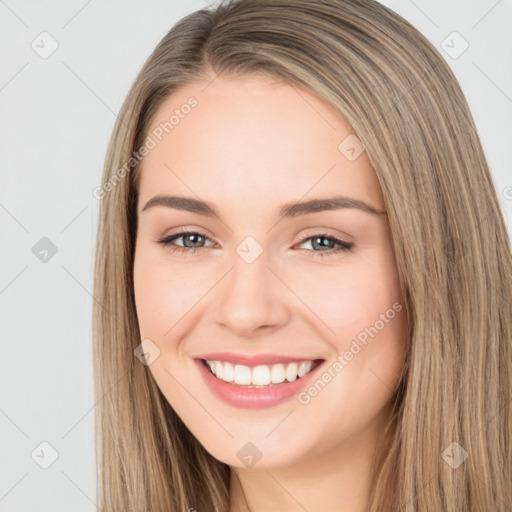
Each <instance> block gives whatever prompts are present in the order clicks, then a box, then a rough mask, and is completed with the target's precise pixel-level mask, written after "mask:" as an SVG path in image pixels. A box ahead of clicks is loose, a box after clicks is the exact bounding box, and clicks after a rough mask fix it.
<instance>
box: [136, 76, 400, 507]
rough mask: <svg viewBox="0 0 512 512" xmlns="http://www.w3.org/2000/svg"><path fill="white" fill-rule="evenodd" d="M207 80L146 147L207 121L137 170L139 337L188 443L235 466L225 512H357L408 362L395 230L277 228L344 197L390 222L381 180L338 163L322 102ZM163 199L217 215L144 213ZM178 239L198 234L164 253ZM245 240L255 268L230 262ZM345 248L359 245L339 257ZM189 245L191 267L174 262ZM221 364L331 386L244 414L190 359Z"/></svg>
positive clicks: (342, 125) (347, 212)
mask: <svg viewBox="0 0 512 512" xmlns="http://www.w3.org/2000/svg"><path fill="white" fill-rule="evenodd" d="M207 83H208V82H205V83H194V84H191V85H187V86H185V87H184V88H182V89H180V90H179V91H177V92H175V93H174V94H173V95H172V96H170V97H169V98H168V99H167V100H166V101H165V103H164V104H163V105H162V107H161V108H160V109H159V111H158V112H157V113H156V115H155V117H154V119H153V120H152V123H151V128H150V132H151V130H152V129H154V128H155V127H158V126H159V124H160V123H162V122H165V121H167V120H169V117H170V115H172V113H173V112H174V111H175V109H180V108H181V107H182V106H183V105H184V104H185V103H187V100H188V99H189V98H190V97H191V96H193V97H194V98H195V99H196V100H197V106H196V107H195V108H193V109H192V110H191V111H190V113H189V114H187V115H185V116H183V118H181V117H180V120H179V123H178V124H176V126H174V128H173V129H172V130H171V131H169V133H168V134H167V135H165V136H164V137H162V140H161V141H158V144H157V145H156V147H155V148H154V149H151V151H150V152H149V154H147V156H146V157H145V158H144V161H143V164H142V175H141V182H140V190H139V200H138V206H137V214H138V232H137V241H136V252H135V265H134V281H135V299H136V306H137V315H138V320H139V325H140V329H141V336H142V338H141V339H145V338H149V339H150V340H151V341H152V342H153V343H154V344H155V346H157V347H158V349H159V350H160V355H159V357H158V358H157V359H156V360H155V361H154V362H153V363H152V364H151V365H150V366H149V369H150V371H151V373H152V375H153V377H154V378H155V381H156V382H157V384H158V386H159V387H160V389H161V390H162V393H163V394H164V395H165V397H166V398H167V400H168V401H169V403H170V404H171V405H172V406H173V408H174V409H175V410H176V412H177V413H178V414H179V416H180V417H181V419H182V420H183V422H184V423H185V424H186V425H187V427H188V428H189V429H190V431H191V432H192V433H193V434H194V436H195V437H196V438H197V439H198V440H199V441H200V442H201V444H202V445H203V446H204V447H205V449H206V450H207V451H208V452H209V453H211V454H212V455H213V456H214V457H215V458H217V459H218V460H220V461H222V462H224V463H226V464H228V465H229V466H230V468H231V470H232V471H231V501H230V512H249V511H251V512H274V511H276V512H277V511H280V512H282V511H289V512H295V511H297V512H298V511H301V512H303V511H304V510H308V511H313V510H322V511H324V512H334V511H336V512H363V511H364V508H365V502H366V499H367V495H368V485H369V482H368V472H369V468H370V464H371V461H372V456H373V453H374V449H375V447H376V446H377V444H378V443H379V441H380V436H381V434H382V429H383V425H384V422H385V420H386V418H387V415H388V414H389V407H388V406H389V402H388V401H389V399H390V397H391V395H392V393H393V391H394V390H395V389H396V386H397V384H398V382H399V377H400V373H401V370H402V367H403V360H404V353H405V336H404V332H405V308H403V307H401V297H400V288H399V280H398V275H397V269H396V262H395V257H394V253H393V248H392V241H391V235H390V231H389V225H388V221H387V217H386V215H385V214H384V215H377V214H371V213H368V212H366V211H363V210H361V209H357V208H339V209H331V210H322V211H317V212H314V213H307V214H303V215H297V216H294V217H289V218H283V219H281V220H280V219H279V217H278V214H279V210H280V207H281V206H282V204H283V203H288V202H292V201H307V200H311V199H318V198H329V197H333V196H335V195H343V196H346V197H349V198H352V199H357V200H359V201H364V202H365V203H367V204H368V205H370V206H371V207H372V208H374V209H375V210H378V211H382V210H384V202H383V197H382V192H381V189H380V186H379V182H378V180H377V177H376V175H375V172H374V170H373V168H372V166H371V164H370V162H369V160H368V157H367V155H366V152H364V151H363V152H362V153H361V154H360V156H359V157H357V158H356V159H355V160H353V161H351V160H350V159H349V158H347V154H346V153H344V152H343V151H340V150H339V149H338V146H339V144H340V142H341V141H343V140H344V139H345V138H346V137H347V136H348V135H349V134H350V133H352V130H351V128H350V126H348V124H347V123H346V122H345V121H344V120H343V119H342V118H341V117H340V116H339V115H337V114H336V113H335V112H334V111H333V110H332V109H331V108H330V107H329V106H327V105H326V104H325V103H324V102H322V101H321V100H320V99H318V98H317V97H316V96H314V95H313V94H311V93H309V92H307V91H305V90H303V89H298V88H295V87H290V86H288V85H284V84H280V83H277V82H274V81H270V80H269V79H265V78H262V77H260V76H252V77H246V78H243V79H228V78H222V77H218V78H216V79H215V80H214V81H213V82H212V83H210V84H209V85H208V87H206V85H207ZM205 87H206V88H205ZM187 111H188V109H187ZM150 132H148V133H150ZM157 194H166V195H175V196H185V197H191V198H194V199H201V200H204V201H207V202H208V203H209V204H211V205H215V208H216V209H217V210H218V211H219V214H220V217H221V218H220V219H216V218H213V217H208V216H205V215H201V214H200V213H196V212H190V211H185V210H178V209H174V208H169V207H165V206H154V207H152V208H148V209H146V210H144V211H143V208H144V206H145V205H146V203H147V202H148V201H149V200H150V199H151V198H153V197H154V196H156V195H157ZM184 228H185V229H187V230H188V231H191V232H194V233H200V234H201V235H202V236H199V237H197V235H196V236H195V237H194V236H192V237H191V236H190V235H188V236H187V235H183V236H181V237H178V238H176V239H174V240H173V241H172V242H171V244H170V245H168V246H164V245H162V244H159V243H157V241H156V240H157V239H159V238H164V237H168V236H170V235H173V234H178V233H180V232H182V231H183V229H184ZM247 236H251V237H253V239H254V240H255V241H256V242H257V244H258V245H259V246H260V247H261V249H263V252H262V253H261V254H260V255H259V256H258V257H257V258H256V259H255V260H254V261H253V262H251V263H248V262H247V261H246V260H244V258H242V257H241V256H240V255H239V253H237V251H236V249H237V247H238V246H239V244H240V243H241V242H242V241H243V240H244V239H245V238H246V237H247ZM306 237H312V238H307V239H306ZM318 237H320V240H318ZM325 237H334V238H335V239H337V240H338V241H339V242H336V241H334V242H333V241H329V238H327V239H326V238H325ZM303 239H304V240H303ZM302 240H303V241H302ZM315 240H317V243H315ZM322 242H323V243H322ZM343 242H348V243H351V244H353V245H352V246H351V248H350V249H348V250H340V251H337V252H334V250H335V249H336V248H339V247H340V245H339V244H340V243H343ZM185 244H187V245H185ZM179 246H181V248H182V249H183V250H184V251H188V252H177V251H172V250H171V248H170V247H179ZM192 247H201V248H199V249H197V250H196V249H192ZM251 250H254V249H251ZM320 253H321V254H323V256H322V255H320ZM393 304H395V309H393ZM396 305H398V307H396ZM400 308H401V310H400ZM390 310H391V311H392V312H393V314H391V313H389V311H390ZM386 312H388V313H386ZM383 317H384V318H383ZM372 326H373V329H374V331H373V333H374V334H373V335H372V336H367V340H366V344H363V343H362V342H360V341H359V342H358V345H359V346H360V350H359V351H358V352H357V353H355V351H356V350H357V349H353V350H352V357H350V354H347V351H349V352H350V351H351V347H354V345H353V342H354V340H356V341H357V340H358V338H357V337H358V335H359V337H360V338H359V340H360V339H361V338H362V337H364V335H362V334H361V333H364V332H368V331H365V329H369V328H371V327H372ZM375 331H377V332H376V333H375ZM213 351H215V352H217V351H227V352H238V353H244V354H260V353H277V354H286V355H297V356H298V357H308V358H309V357H311V359H315V358H322V359H325V360H326V362H325V363H324V364H325V367H326V368H329V367H330V368H331V372H330V374H331V378H330V379H328V377H326V379H325V380H328V383H326V384H325V386H324V387H323V388H321V389H320V391H318V390H317V392H316V394H315V393H314V392H312V393H313V394H307V395H303V396H302V397H303V402H300V401H299V400H298V397H293V398H292V399H290V400H287V401H286V402H284V403H282V404H279V405H276V406H273V407H269V408H266V409H263V410H248V409H239V408H236V407H233V406H231V405H228V404H226V403H224V402H222V401H221V400H219V399H218V398H217V397H216V395H214V394H213V393H212V392H211V390H210V389H209V388H208V387H207V386H205V384H204V382H203V380H202V378H201V375H200V374H199V371H198V368H197V366H196V363H195V361H194V358H196V357H197V356H198V355H200V354H202V353H206V352H213ZM338 356H340V357H342V358H344V359H343V361H344V363H343V369H342V371H336V370H335V369H334V365H335V362H336V361H340V359H338ZM337 368H339V363H338V367H337ZM324 382H325V381H324ZM308 397H309V401H307V399H308ZM306 402H307V403H306ZM248 442H251V443H252V444H253V445H255V446H256V447H257V448H258V450H259V452H260V453H261V458H260V459H259V460H258V461H257V463H256V464H254V465H253V466H252V467H248V466H247V465H246V464H244V463H243V462H242V460H241V459H240V458H239V457H238V456H237V453H238V452H239V450H240V449H241V448H242V447H243V446H244V445H246V443H248ZM237 477H238V478H237ZM191 507H193V504H191Z"/></svg>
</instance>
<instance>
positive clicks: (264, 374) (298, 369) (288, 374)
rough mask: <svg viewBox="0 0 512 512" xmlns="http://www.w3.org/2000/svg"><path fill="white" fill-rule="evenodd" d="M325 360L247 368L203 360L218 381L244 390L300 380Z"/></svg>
mask: <svg viewBox="0 0 512 512" xmlns="http://www.w3.org/2000/svg"><path fill="white" fill-rule="evenodd" d="M323 361H324V359H314V360H311V361H295V362H290V363H277V364H272V365H258V366H246V365H242V364H232V363H229V362H227V361H210V360H207V359H201V362H202V364H203V365H204V366H205V367H206V368H207V369H208V371H209V372H210V373H211V374H212V375H214V376H215V377H216V378H217V379H219V380H222V381H224V382H227V383H230V384H232V385H235V386H239V387H244V388H269V387H273V386H279V385H280V384H286V383H289V382H294V381H295V380H299V379H301V378H302V377H304V376H305V375H307V374H309V373H310V372H311V371H313V370H314V369H315V368H316V367H317V366H318V365H319V364H321V363H322V362H323Z"/></svg>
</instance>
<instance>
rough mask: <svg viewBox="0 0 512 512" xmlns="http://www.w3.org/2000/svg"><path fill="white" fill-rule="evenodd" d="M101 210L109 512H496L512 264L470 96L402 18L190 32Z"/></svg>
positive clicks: (126, 122)
mask: <svg viewBox="0 0 512 512" xmlns="http://www.w3.org/2000/svg"><path fill="white" fill-rule="evenodd" d="M97 195H98V197H99V198H101V208H100V218H99V231H98V238H97V249H96V250H97V255H96V268H95V303H94V350H95V365H96V366H95V378H96V382H95V384H96V393H97V402H98V403H97V408H96V412H97V459H98V508H99V509H100V510H105V511H127V510H133V511H137V512H142V511H148V512H149V511H152V512H155V511H167V512H178V511H180V512H181V511H187V510H188V511H194V510H195V511H197V512H202V511H207V512H211V511H216V512H235V511H240V512H242V511H243V512H248V511H251V512H272V511H277V510H279V511H283V510H286V511H295V510H297V511H303V510H308V511H313V510H323V511H328V512H334V511H336V512H348V511H350V512H397V511H401V512H460V511H465V512H482V511H484V510H485V511H487V510H493V511H495V512H505V511H510V509H511V506H512V489H511V487H512V462H511V461H512V447H511V442H510V431H511V428H512V417H511V415H512V412H511V400H512V389H511V388H512V386H511V384H512V383H511V372H510V369H511V363H512V361H511V356H512V350H511V340H512V264H511V252H510V243H509V239H508V236H507V232H506V228H505V224H504V220H503V216H502V214H501V212H500V207H499V203H498V200H497V196H496V192H495V189H494V186H493V182H492V179H491V175H490V172H489V168H488V165H487V163H486V160H485V157H484V153H483V150H482V147H481V144H480V141H479V138H478V135H477V132H476V129H475V125H474V123H473V120H472V117H471V114H470V111H469V109H468V106H467V103H466V101H465V99H464V96H463V93H462V92H461V89H460V87H459V86H458V84H457V81H456V79H455V78H454V76H453V74H452V72H451V71H450V69H449V67H448V66H447V64H446V63H445V62H444V60H443V59H442V58H441V57H440V56H439V54H438V53H437V52H436V50H435V49H434V48H433V47H432V45H431V44H430V43H429V42H428V41H427V40H426V39H425V38H424V37H423V36H422V35H421V34H420V33H418V31H417V30H415V29H414V28H413V27H412V26H411V25H410V24H409V23H407V22H406V21H405V20H403V19H402V18H401V17H400V16H398V15H397V14H395V13H393V12H392V11H391V10H389V9H387V8H386V7H384V6H382V5H381V4H379V3H377V2H374V1H370V0H330V1H325V0H292V1H290V0H232V1H229V2H225V3H223V4H222V5H220V6H219V7H217V8H215V9H205V10H201V11H198V12H195V13H193V14H191V15H189V16H187V17H186V18H184V19H183V20H181V21H180V22H179V23H178V24H176V25H175V26H174V27H173V28H172V30H171V31H170V32H169V33H168V34H167V35H166V36H165V37H164V39H163V40H162V41H161V42H160V43H159V45H158V46H157V48H156V49H155V51H154V52H153V54H152V55H151V56H150V57H149V59H148V61H147V62H146V64H145V65H144V67H143V69H142V70H141V72H140V73H139V75H138V77H137V78H136V80H135V83H134V84H133V86H132V88H131V90H130V92H129V94H128V97H127V99H126V101H125V103H124V105H123V107H122V109H121V112H120V114H119V120H118V122H117V124H116V126H115V129H114V133H113V135H112V140H111V143H110V146H109V150H108V155H107V159H106V164H105V170H104V176H103V183H102V186H101V188H100V189H99V190H98V191H97Z"/></svg>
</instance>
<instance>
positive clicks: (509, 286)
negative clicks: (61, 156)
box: [93, 0, 512, 512]
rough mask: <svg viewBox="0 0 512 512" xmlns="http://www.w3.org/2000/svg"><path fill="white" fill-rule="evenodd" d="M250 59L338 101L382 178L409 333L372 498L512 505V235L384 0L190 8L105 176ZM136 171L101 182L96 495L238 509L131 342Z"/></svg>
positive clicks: (464, 128)
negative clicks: (202, 88) (185, 89)
mask: <svg viewBox="0 0 512 512" xmlns="http://www.w3.org/2000/svg"><path fill="white" fill-rule="evenodd" d="M253 73H262V74H265V75H268V76H271V77H275V78H277V79H279V80H282V81H284V82H286V83H288V84H290V85H299V86H301V87H306V88H307V89H309V90H310V91H312V92H313V93H315V94H316V95H317V96H318V97H319V98H321V99H323V100H325V101H326V102H327V103H329V104H330V105H331V106H332V107H333V108H334V109H335V110H336V111H337V112H339V114H340V115H341V116H342V117H343V118H344V119H345V120H346V121H347V122H348V123H349V124H350V125H351V127H352V129H353V131H354V133H355V134H357V136H358V137H359V139H360V140H361V141H362V143H363V144H364V146H365V148H366V152H367V155H368V157H369V159H370V161H371V163H372V165H373V167H374V169H375V172H376V175H377V177H378V180H379V182H380V185H381V187H382V192H383V196H384V201H385V208H386V210H387V212H388V219H389V223H390V228H391V233H392V238H393V245H394V250H395V255H396V261H397V267H398V272H399V276H400V286H401V291H402V297H403V304H404V305H405V307H406V310H407V320H408V322H407V324H408V325H407V337H408V338H407V339H408V347H407V354H406V365H405V369H404V378H403V381H402V382H401V385H400V387H399V389H398V391H397V394H396V397H395V398H396V408H395V410H394V414H393V417H392V428H390V430H389V432H388V434H389V435H388V438H389V439H388V441H387V442H386V443H383V450H382V452H381V453H379V455H378V457H376V460H375V464H374V474H373V481H372V485H371V489H372V491H371V495H370V496H369V497H368V507H367V510H368V512H398V511H400V512H434V511H435V512H462V511H464V512H484V511H491V510H492V511H493V512H510V510H511V506H512V490H511V487H512V447H511V442H510V433H511V431H512V408H511V401H512V382H511V371H510V370H511V364H512V343H511V342H512V263H511V251H510V241H509V238H508V235H507V231H506V227H505V223H504V220H503V215H502V213H501V211H500V205H499V202H498V198H497V195H496V192H495V189H494V185H493V182H492V178H491V175H490V172H489V168H488V164H487V162H486V159H485V156H484V152H483V149H482V146H481V143H480V140H479V137H478V134H477V131H476V128H475V124H474V122H473V119H472V116H471V113H470V111H469V108H468V105H467V102H466V100H465V98H464V95H463V93H462V91H461V89H460V87H459V85H458V83H457V80H456V79H455V77H454V75H453V73H452V72H451V70H450V68H449V66H448V65H447V64H446V63H445V61H444V60H443V59H442V58H441V56H440V55H439V54H438V52H437V51H436V50H435V49H434V48H433V46H432V45H431V44H430V43H429V42H428V41H427V39H426V38H425V37H423V36H422V35H421V34H420V33H419V32H418V31H417V30H416V29H415V28H414V27H412V26H411V25H410V24H409V23H408V22H407V21H405V20H404V19H403V18H401V17H400V16H398V15H397V14H396V13H394V12H393V11H391V10H390V9H388V8H386V7H384V6H383V5H381V4H379V3H378V2H376V1H373V0H231V1H227V2H224V3H222V4H221V5H220V6H218V7H216V8H209V9H203V10H200V11H196V12H194V13H192V14H190V15H188V16H186V17H185V18H183V19H182V20H181V21H179V22H178V23H177V24H176V25H175V26H174V27H173V28H172V29H171V30H170V31H169V33H168V34H167V35H166V36H165V37H164V38H163V39H162V41H161V42H160V43H159V44H158V46H157V47H156V49H155V50H154V52H153V53H152V54H151V56H150V57H149V58H148V60H147V62H146V63H145V65H144V66H143V68H142V70H141V71H140V73H139V75H138V76H137V78H136V80H135V82H134V84H133V86H132V88H131V90H130V91H129V94H128V96H127V98H126V100H125V102H124V104H123V106H122V109H121V112H120V114H119V119H118V121H117V123H116V125H115V128H114V131H113V134H112V138H111V141H110V145H109V148H108V153H107V158H106V162H105V168H104V174H103V185H105V184H107V183H111V184H112V183H113V182H112V178H113V177H115V176H116V173H117V172H118V171H119V169H121V168H123V166H124V165H125V163H126V162H129V161H130V158H133V153H134V152H136V151H137V150H138V148H140V147H141V146H142V145H143V142H144V140H145V138H146V137H147V135H148V133H147V132H148V129H149V121H150V120H151V119H152V117H153V115H154V114H155V112H156V111H157V110H158V108H159V107H160V105H161V104H162V102H163V101H164V100H165V99H166V98H167V97H168V96H169V95H170V94H172V93H173V92H175V91H176V90H177V89H178V88H180V87H182V86H184V85H186V84H187V83H192V82H195V81H203V80H205V79H209V77H211V76H217V75H221V74H222V75H227V76H230V77H241V76H244V75H249V74H253ZM340 142H341V141H340ZM132 167H133V168H132ZM132 167H130V168H129V169H128V171H127V172H125V173H124V176H123V177H122V178H121V179H117V181H116V182H115V186H109V187H108V189H107V188H104V192H103V194H102V199H101V205H100V217H99V230H98V236H97V246H96V261H95V281H94V298H95V301H94V304H93V308H94V309H93V333H94V361H95V393H96V402H97V405H96V447H97V452H96V457H97V470H98V481H97V486H98V508H99V509H100V510H102V511H115V512H127V511H136V512H150V511H151V512H159V511H162V512H163V511H164V510H165V511H167V512H178V511H180V512H182V511H185V510H188V509H189V508H195V509H196V510H198V511H199V512H202V511H205V512H206V511H207V512H212V511H216V512H227V511H228V503H229V482H230V468H229V466H227V465H226V464H223V463H222V462H220V461H218V460H216V459H215V458H213V457H212V456H211V455H210V454H209V453H208V452H207V451H206V450H205V449H204V448H203V447H202V446H201V445H200V443H199V442H198V441H197V439H196V438H195V437H194V436H192V434H191V433H190V432H189V430H188V429H187V428H186V427H185V425H184V424H183V423H182V421H181V420H180V418H179V417H178V416H177V414H176V413H175V412H174V410H173V409H172V407H171V406H170V405H169V403H168V402H167V400H166V399H165V397H164V396H163V395H162V393H161V392H160V390H159V389H158V387H157V385H156V384H155V382H154V380H153V379H152V377H151V374H150V372H149V370H148V368H147V367H146V366H144V365H143V364H141V363H140V361H139V360H138V359H137V358H136V357H135V356H134V349H135V348H136V347H137V346H138V345H139V344H140V342H141V339H140V333H139V328H138V323H137V316H136V310H135V304H134V295H133V293H134V292H133V258H134V247H135V238H136V231H137V217H136V209H135V205H136V201H137V193H138V176H139V171H140V170H139V166H138V164H137V162H135V163H134V165H133V166H132ZM452 443H458V444H459V445H460V446H461V447H462V448H463V449H464V450H465V451H466V452H467V454H468V458H467V459H466V460H465V461H464V462H463V463H462V464H461V465H460V466H458V467H456V468H455V467H452V465H450V464H448V463H447V462H445V458H446V457H443V456H442V454H443V453H445V454H446V453H450V451H449V450H450V448H453V446H454V445H452ZM447 448H448V452H445V450H446V449H447ZM457 449H458V448H457V447H456V450H457ZM452 453H453V452H452Z"/></svg>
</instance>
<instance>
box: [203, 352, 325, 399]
mask: <svg viewBox="0 0 512 512" xmlns="http://www.w3.org/2000/svg"><path fill="white" fill-rule="evenodd" d="M195 362H196V363H197V365H198V366H199V371H200V373H201V375H202V376H203V379H204V380H205V382H206V384H208V386H209V387H210V389H211V390H212V391H213V392H214V393H215V395H217V397H218V398H220V399H221V400H222V401H224V402H225V403H227V404H229V405H232V406H233V407H238V408H241V409H265V408H267V407H273V406H275V405H278V404H280V403H282V402H284V401H286V400H288V399H289V398H291V397H292V396H295V395H297V394H298V393H299V392H300V391H301V390H302V389H303V388H304V387H306V386H307V385H308V384H309V383H310V382H311V380H312V379H313V378H314V377H315V375H316V374H317V371H318V369H319V368H320V367H321V366H322V364H323V363H324V362H325V361H321V362H320V364H318V365H317V366H316V367H315V368H313V370H311V371H310V372H309V373H307V374H306V375H304V376H303V377H300V378H298V379H295V380H294V381H293V382H289V381H287V380H285V381H284V382H281V383H280V384H274V385H273V386H269V387H266V388H247V387H244V386H237V385H236V384H233V383H231V382H226V381H224V380H221V379H218V378H217V377H215V375H213V373H211V372H210V370H208V368H206V366H205V363H204V362H203V361H202V360H201V359H196V360H195Z"/></svg>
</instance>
